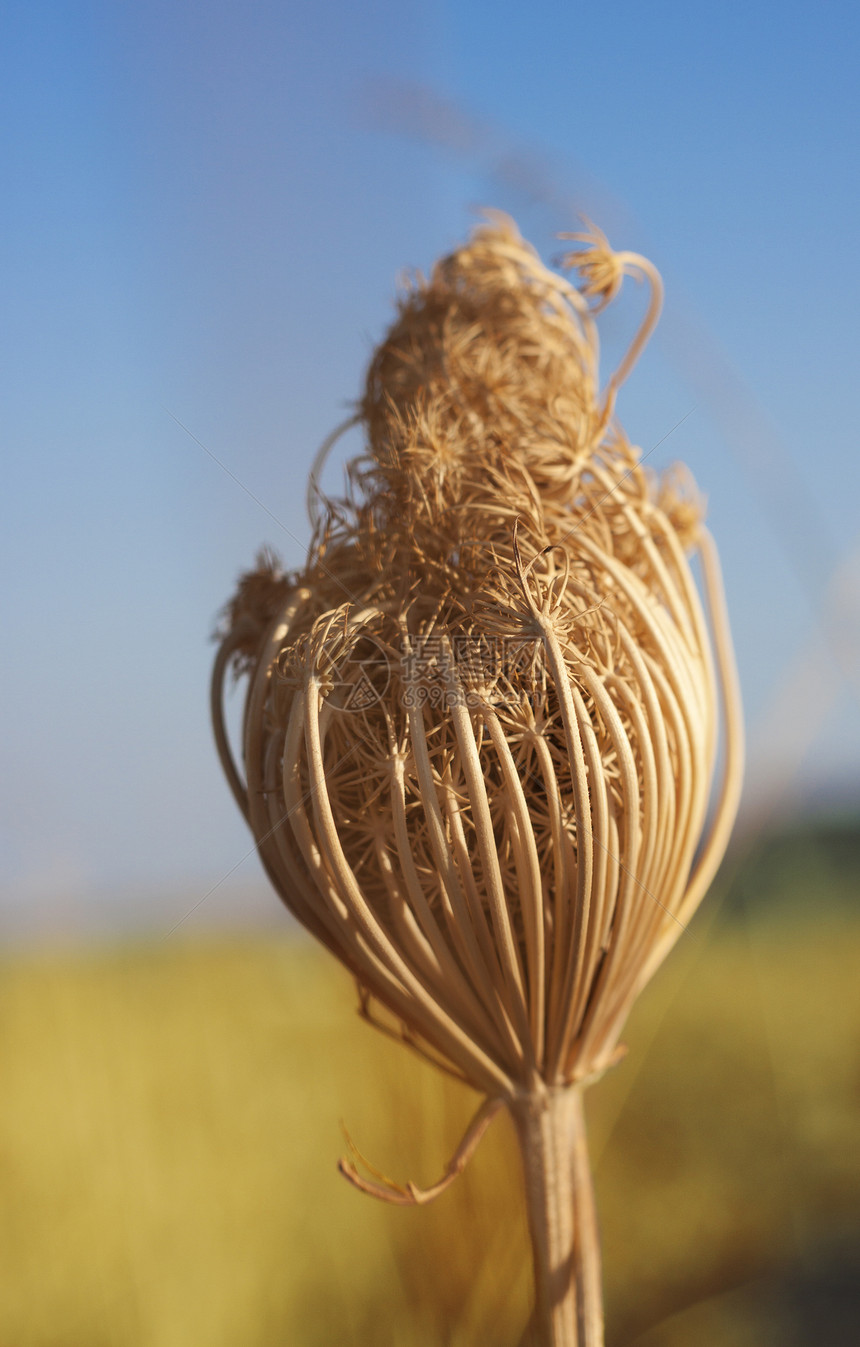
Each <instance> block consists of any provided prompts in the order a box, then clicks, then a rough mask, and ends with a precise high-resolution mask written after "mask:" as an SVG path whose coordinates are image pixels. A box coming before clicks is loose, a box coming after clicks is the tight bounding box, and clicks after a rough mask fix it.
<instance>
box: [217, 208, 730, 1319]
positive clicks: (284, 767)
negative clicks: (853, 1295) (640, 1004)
mask: <svg viewBox="0 0 860 1347" xmlns="http://www.w3.org/2000/svg"><path fill="white" fill-rule="evenodd" d="M573 241H574V242H575V244H576V245H577V246H576V249H575V251H573V252H571V253H569V254H568V255H567V256H566V257H565V258H564V259H563V262H562V265H563V268H564V269H565V270H568V271H573V272H574V273H578V276H579V288H578V289H577V288H576V287H575V286H574V285H573V284H571V282H570V281H569V280H568V279H566V277H565V276H564V275H563V274H558V273H556V272H553V271H550V270H549V269H547V268H546V267H545V266H544V265H543V263H542V262H541V261H540V259H539V258H538V256H537V254H536V253H535V252H534V250H533V249H532V248H531V247H529V245H527V244H526V243H525V242H524V241H523V240H522V239H521V238H520V236H519V234H518V233H517V231H516V229H515V228H514V226H513V224H512V223H511V222H510V221H509V220H508V219H506V218H505V217H503V216H492V217H490V219H489V220H488V222H487V223H485V224H482V225H481V226H480V227H479V228H478V229H476V231H475V232H474V234H473V237H472V238H471V240H470V241H469V242H468V243H467V244H466V245H465V246H463V247H461V248H459V249H458V250H457V251H455V252H454V253H452V254H451V255H450V256H449V257H446V258H444V259H443V260H442V261H440V262H439V263H437V265H436V266H435V267H434V269H433V271H432V273H431V275H430V277H429V279H428V280H426V281H425V280H423V279H421V278H417V279H416V280H415V281H414V282H413V283H412V285H411V286H410V288H409V289H408V290H407V291H406V293H404V294H403V296H402V297H401V300H400V304H399V310H398V314H397V317H396V319H395V322H394V324H393V326H392V327H391V329H390V331H389V333H388V335H387V337H386V338H385V340H384V341H383V343H382V344H381V345H380V347H379V348H378V350H377V351H376V352H375V354H374V356H373V359H372V361H371V364H370V369H369V371H368V375H367V380H366V385H365V390H364V394H363V397H362V398H361V400H360V402H359V404H358V406H357V409H356V414H355V418H354V420H355V421H357V422H358V423H359V424H360V425H361V427H362V429H363V432H364V437H365V448H364V452H363V453H362V454H361V456H360V457H358V458H356V459H354V460H353V461H352V462H351V463H350V464H349V466H348V491H347V494H346V496H345V497H344V499H341V500H337V501H330V500H324V499H322V498H321V497H320V496H319V493H318V492H317V490H316V472H315V473H314V474H313V477H312V498H313V503H314V510H315V513H316V518H317V527H316V532H315V538H314V542H313V544H312V546H311V549H310V552H309V556H308V560H307V563H306V565H305V566H304V567H303V568H302V570H301V571H299V572H297V573H295V574H292V575H289V576H286V575H284V574H282V572H281V571H280V570H279V568H278V567H277V564H276V562H275V561H274V559H273V558H272V557H263V558H261V561H260V564H259V566H258V568H257V569H256V570H255V571H254V572H252V573H251V574H250V575H248V576H245V577H244V579H243V580H242V581H241V583H240V587H239V591H238V593H237V596H236V598H235V599H234V600H233V602H232V604H231V605H230V607H229V608H228V610H227V621H226V622H225V629H224V632H223V642H222V645H221V649H220V652H219V656H218V661H217V664H216V673H215V683H214V696H213V706H214V708H215V719H216V735H217V738H218V743H219V748H220V750H221V754H222V759H223V761H224V766H225V770H226V772H227V775H228V778H229V780H230V782H231V785H232V787H233V790H234V793H235V795H236V797H237V800H238V802H239V805H240V807H241V808H242V810H243V812H244V814H245V817H246V818H247V820H248V822H249V825H250V827H251V829H252V831H253V833H254V836H255V838H256V841H257V845H258V848H259V851H260V855H261V857H262V859H263V861H264V864H265V866H266V868H267V870H268V873H269V875H270V877H271V879H272V882H273V883H274V885H275V887H276V888H277V890H278V892H279V893H280V895H281V897H282V898H283V899H284V901H285V903H286V904H287V906H288V907H289V908H290V910H291V911H292V912H293V913H294V914H295V915H296V916H297V917H298V918H299V920H300V921H301V922H303V923H304V925H305V926H307V927H308V929H309V930H310V931H311V932H312V933H313V934H314V935H316V936H317V937H318V938H319V939H320V940H322V942H323V943H324V944H325V945H327V946H328V948H329V949H331V950H332V952H333V953H334V954H335V955H336V956H337V957H338V958H339V959H340V960H341V962H342V963H344V964H345V965H346V966H347V967H348V968H349V969H350V970H351V972H352V973H353V974H354V975H355V977H356V979H357V982H358V984H359V988H360V995H361V999H362V1006H363V1009H364V1011H365V1013H366V1014H367V1015H368V1017H369V1018H372V1019H379V1018H380V1014H381V1016H382V1022H383V1023H384V1024H385V1025H386V1026H387V1027H388V1028H389V1030H393V1031H394V1032H395V1033H398V1034H399V1035H400V1036H401V1037H402V1038H403V1039H404V1040H405V1041H406V1042H408V1043H409V1044H410V1045H411V1046H412V1047H414V1048H416V1049H417V1050H419V1051H420V1052H422V1053H424V1054H425V1055H427V1056H429V1057H430V1058H431V1059H432V1060H433V1061H434V1062H436V1063H437V1064H438V1065H439V1066H441V1067H443V1069H446V1070H448V1071H450V1072H452V1073H453V1074H454V1075H456V1076H458V1077H460V1078H462V1079H463V1080H465V1081H466V1082H468V1083H469V1084H470V1085H472V1086H473V1087H474V1088H475V1089H477V1090H479V1091H480V1092H481V1093H482V1094H483V1095H485V1096H486V1097H487V1099H488V1101H489V1103H488V1105H487V1106H486V1107H485V1109H484V1110H483V1111H482V1113H481V1115H479V1119H478V1123H477V1124H476V1127H477V1128H478V1129H480V1127H481V1126H483V1125H484V1123H485V1121H486V1119H487V1117H488V1116H489V1111H490V1110H491V1109H492V1108H495V1107H499V1106H501V1105H502V1104H505V1105H507V1106H508V1107H510V1108H511V1110H512V1111H513V1112H514V1115H515V1117H516V1116H517V1112H518V1110H520V1111H521V1110H523V1109H526V1110H527V1111H528V1110H531V1111H532V1113H534V1110H535V1109H536V1108H538V1107H539V1106H540V1107H543V1106H544V1105H540V1101H541V1100H543V1101H546V1099H547V1098H549V1097H550V1096H551V1095H552V1096H553V1097H555V1095H558V1096H559V1097H561V1096H562V1095H564V1094H565V1092H569V1091H570V1089H571V1087H578V1086H580V1085H582V1084H583V1083H585V1082H588V1081H590V1080H592V1079H593V1078H595V1077H596V1076H598V1075H599V1074H601V1073H602V1072H603V1071H604V1070H605V1069H606V1068H607V1067H608V1066H609V1065H610V1064H611V1063H612V1062H613V1061H614V1060H615V1058H616V1056H617V1053H618V1038H619V1034H620V1032H621V1030H622V1027H623V1025H624V1021H625V1019H626V1016H627V1014H628V1012H629V1009H630V1006H631V1005H632V1003H633V1001H634V999H635V997H636V996H637V994H638V993H639V991H640V990H641V989H642V987H643V986H644V984H645V983H646V982H647V980H648V979H649V978H650V977H651V975H652V974H653V972H654V971H655V969H656V968H657V967H658V965H659V964H660V962H661V961H662V959H663V958H664V957H665V955H666V953H667V952H668V950H669V949H670V948H671V946H672V945H673V944H674V942H675V940H676V939H677V938H678V936H679V934H680V933H681V932H682V931H683V929H684V927H685V926H686V924H687V922H688V921H689V918H690V917H691V915H692V913H693V912H694V910H695V908H696V907H697V905H698V904H699V902H700V900H701V898H702V896H703V894H704V892H705V890H706V888H707V886H708V884H709V882H710V880H711V878H712V876H713V874H714V871H715V868H716V866H717V864H718V862H719V860H720V858H721V856H722V853H723V850H724V847H725V844H726V841H727V837H728V831H729V829H730V827H731V823H732V820H733V817H734V814H735V810H736V807H737V801H738V792H739V782H740V764H741V729H740V714H739V708H738V699H737V691H736V680H735V673H734V667H733V658H732V652H731V643H730V638H729V634H728V628H727V623H726V619H725V613H724V605H723V598H722V590H721V584H720V578H719V569H718V564H717V559H716V553H715V551H714V547H713V544H712V542H711V540H710V537H709V535H708V533H707V531H706V530H705V528H704V525H703V522H702V514H703V510H702V502H701V498H700V497H699V495H698V493H697V491H696V489H695V487H694V485H693V483H692V481H691V479H690V478H689V475H688V474H686V472H685V471H684V470H682V469H675V470H672V471H671V472H670V473H669V474H667V475H666V476H665V477H664V478H663V479H662V480H661V479H659V478H657V477H656V476H655V475H653V474H652V473H650V472H649V471H648V470H647V469H646V468H645V467H644V466H643V464H642V462H641V453H640V451H639V450H638V449H637V448H636V447H634V446H633V445H632V444H631V443H630V442H629V441H628V439H627V437H626V436H625V434H624V432H623V430H622V428H621V426H620V425H619V424H618V422H617V420H616V419H615V415H614V411H615V401H616V396H617V393H618V389H619V387H620V385H621V383H622V382H623V380H624V378H626V376H627V374H628V373H629V372H630V369H631V368H632V366H633V363H634V361H635V360H636V358H637V357H638V355H639V354H640V352H641V350H642V347H643V346H644V344H645V342H646V340H647V338H648V336H649V335H650V332H651V331H652V329H653V326H654V324H655V323H656V320H657V317H658V316H659V310H660V304H661V298H662V286H661V283H660V278H659V276H658V274H657V272H656V271H655V269H654V268H653V266H652V265H651V264H650V263H649V262H647V261H646V260H645V259H644V258H641V257H639V256H637V255H636V254H632V253H615V252H613V251H612V249H611V248H610V247H609V244H608V243H607V241H606V239H605V238H604V236H603V235H602V234H601V233H600V232H599V231H597V230H595V229H593V228H589V230H588V231H587V232H586V233H584V234H580V235H576V236H573ZM626 275H633V276H635V277H636V278H637V279H640V280H645V281H646V282H647V284H648V286H649V292H650V300H649V304H648V309H647V313H646V316H645V318H644V321H643V322H642V324H641V326H640V329H639V331H638V332H637V334H636V336H635V339H634V341H633V342H632V344H631V347H630V349H629V351H628V352H627V354H626V355H625V357H624V359H623V361H622V363H621V365H620V367H619V369H618V370H617V371H616V372H615V374H613V375H612V376H611V377H610V379H609V380H608V382H607V383H606V385H605V386H604V387H601V385H600V380H599V371H598V339H597V331H596V326H595V321H594V315H595V313H596V312H598V311H599V310H600V309H602V308H603V307H604V306H605V305H606V304H607V303H608V302H610V301H611V300H612V299H614V298H615V297H616V295H617V293H618V291H619V289H620V288H621V285H622V281H623V278H624V277H625V276H626ZM350 424H352V423H350ZM693 557H698V558H699V561H700V569H701V577H702V587H703V591H704V598H705V604H704V606H703V605H702V602H701V601H700V597H699V591H698V588H697V584H696V581H695V579H694V575H693V572H692V570H691V559H692V558H693ZM231 665H232V666H233V667H235V669H236V670H237V672H239V673H240V674H245V675H247V680H248V683H247V693H246V704H245V713H244V721H243V741H242V754H241V757H242V769H241V770H240V769H239V768H238V767H237V766H236V764H235V762H234V759H233V756H232V754H231V752H230V748H229V743H228V737H227V734H226V731H225V729H224V724H223V719H222V715H221V710H220V707H221V697H222V686H223V682H224V678H225V675H226V673H227V670H228V669H229V668H230V666H231ZM721 723H722V732H721ZM721 741H722V753H721V755H720V752H719V749H720V744H721ZM719 757H721V763H720V771H719V780H718V781H717V783H716V787H714V778H715V772H716V770H717V764H718V758H719ZM383 1008H384V1009H383ZM576 1094H577V1097H578V1094H579V1092H578V1091H576ZM536 1101H538V1102H536ZM476 1134H477V1132H476ZM531 1144H532V1142H529V1143H528V1145H531ZM534 1144H535V1145H537V1142H534ZM461 1158H462V1157H461ZM454 1168H455V1169H456V1165H455V1166H454ZM345 1171H346V1172H347V1173H348V1175H349V1176H350V1177H352V1179H353V1180H354V1181H355V1182H357V1183H359V1184H360V1185H361V1186H363V1187H365V1188H367V1189H369V1190H370V1191H376V1192H381V1191H382V1189H381V1185H379V1184H376V1183H373V1182H371V1181H369V1180H365V1179H360V1178H359V1176H358V1172H357V1170H356V1168H355V1166H354V1165H353V1164H352V1163H349V1164H347V1165H345ZM452 1172H453V1170H452ZM571 1181H572V1180H571ZM527 1183H528V1162H527ZM399 1192H400V1195H401V1197H402V1198H403V1200H413V1199H414V1198H415V1196H416V1191H415V1190H414V1189H400V1190H399ZM394 1196H395V1198H396V1197H397V1193H396V1192H395V1194H394ZM533 1215H534V1214H533ZM535 1219H536V1218H535ZM533 1236H534V1219H533ZM544 1289H545V1288H544ZM539 1294H540V1289H539ZM584 1294H585V1293H584V1292H582V1291H581V1293H580V1299H582V1295H584ZM570 1313H573V1311H570ZM592 1317H593V1316H592ZM596 1332H597V1329H593V1332H592V1336H591V1337H588V1336H587V1335H585V1330H584V1329H583V1330H582V1336H581V1340H582V1341H587V1342H589V1343H592V1342H596V1341H598V1338H597V1337H596V1336H595V1334H596ZM551 1340H552V1341H553V1342H558V1343H562V1342H568V1341H571V1342H572V1341H577V1340H579V1339H576V1338H573V1337H570V1336H568V1337H565V1336H564V1333H563V1331H562V1329H560V1328H559V1329H558V1332H557V1335H556V1336H555V1337H553V1338H552V1339H551Z"/></svg>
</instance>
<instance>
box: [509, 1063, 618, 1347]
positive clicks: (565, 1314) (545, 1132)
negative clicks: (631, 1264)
mask: <svg viewBox="0 0 860 1347" xmlns="http://www.w3.org/2000/svg"><path fill="white" fill-rule="evenodd" d="M510 1108H511V1113H512V1114H513V1118H514V1122H515V1124H516V1128H517V1135H518V1137H519V1142H520V1151H521V1154H522V1161H523V1175H524V1179H525V1190H526V1207H527V1210H528V1221H529V1233H530V1234H531V1240H532V1251H533V1254H534V1274H535V1312H534V1319H533V1342H534V1347H603V1299H602V1292H601V1282H600V1242H599V1238H598V1233H597V1217H596V1210H595V1204H594V1186H593V1183H592V1179H591V1166H590V1164H589V1160H588V1145H587V1140H586V1135H585V1114H584V1111H583V1106H582V1090H581V1089H580V1088H579V1087H576V1086H571V1087H569V1088H557V1089H546V1090H542V1091H541V1092H540V1093H537V1092H535V1093H534V1094H529V1095H524V1096H521V1097H520V1099H518V1100H517V1101H516V1102H515V1103H513V1104H511V1106H510Z"/></svg>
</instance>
